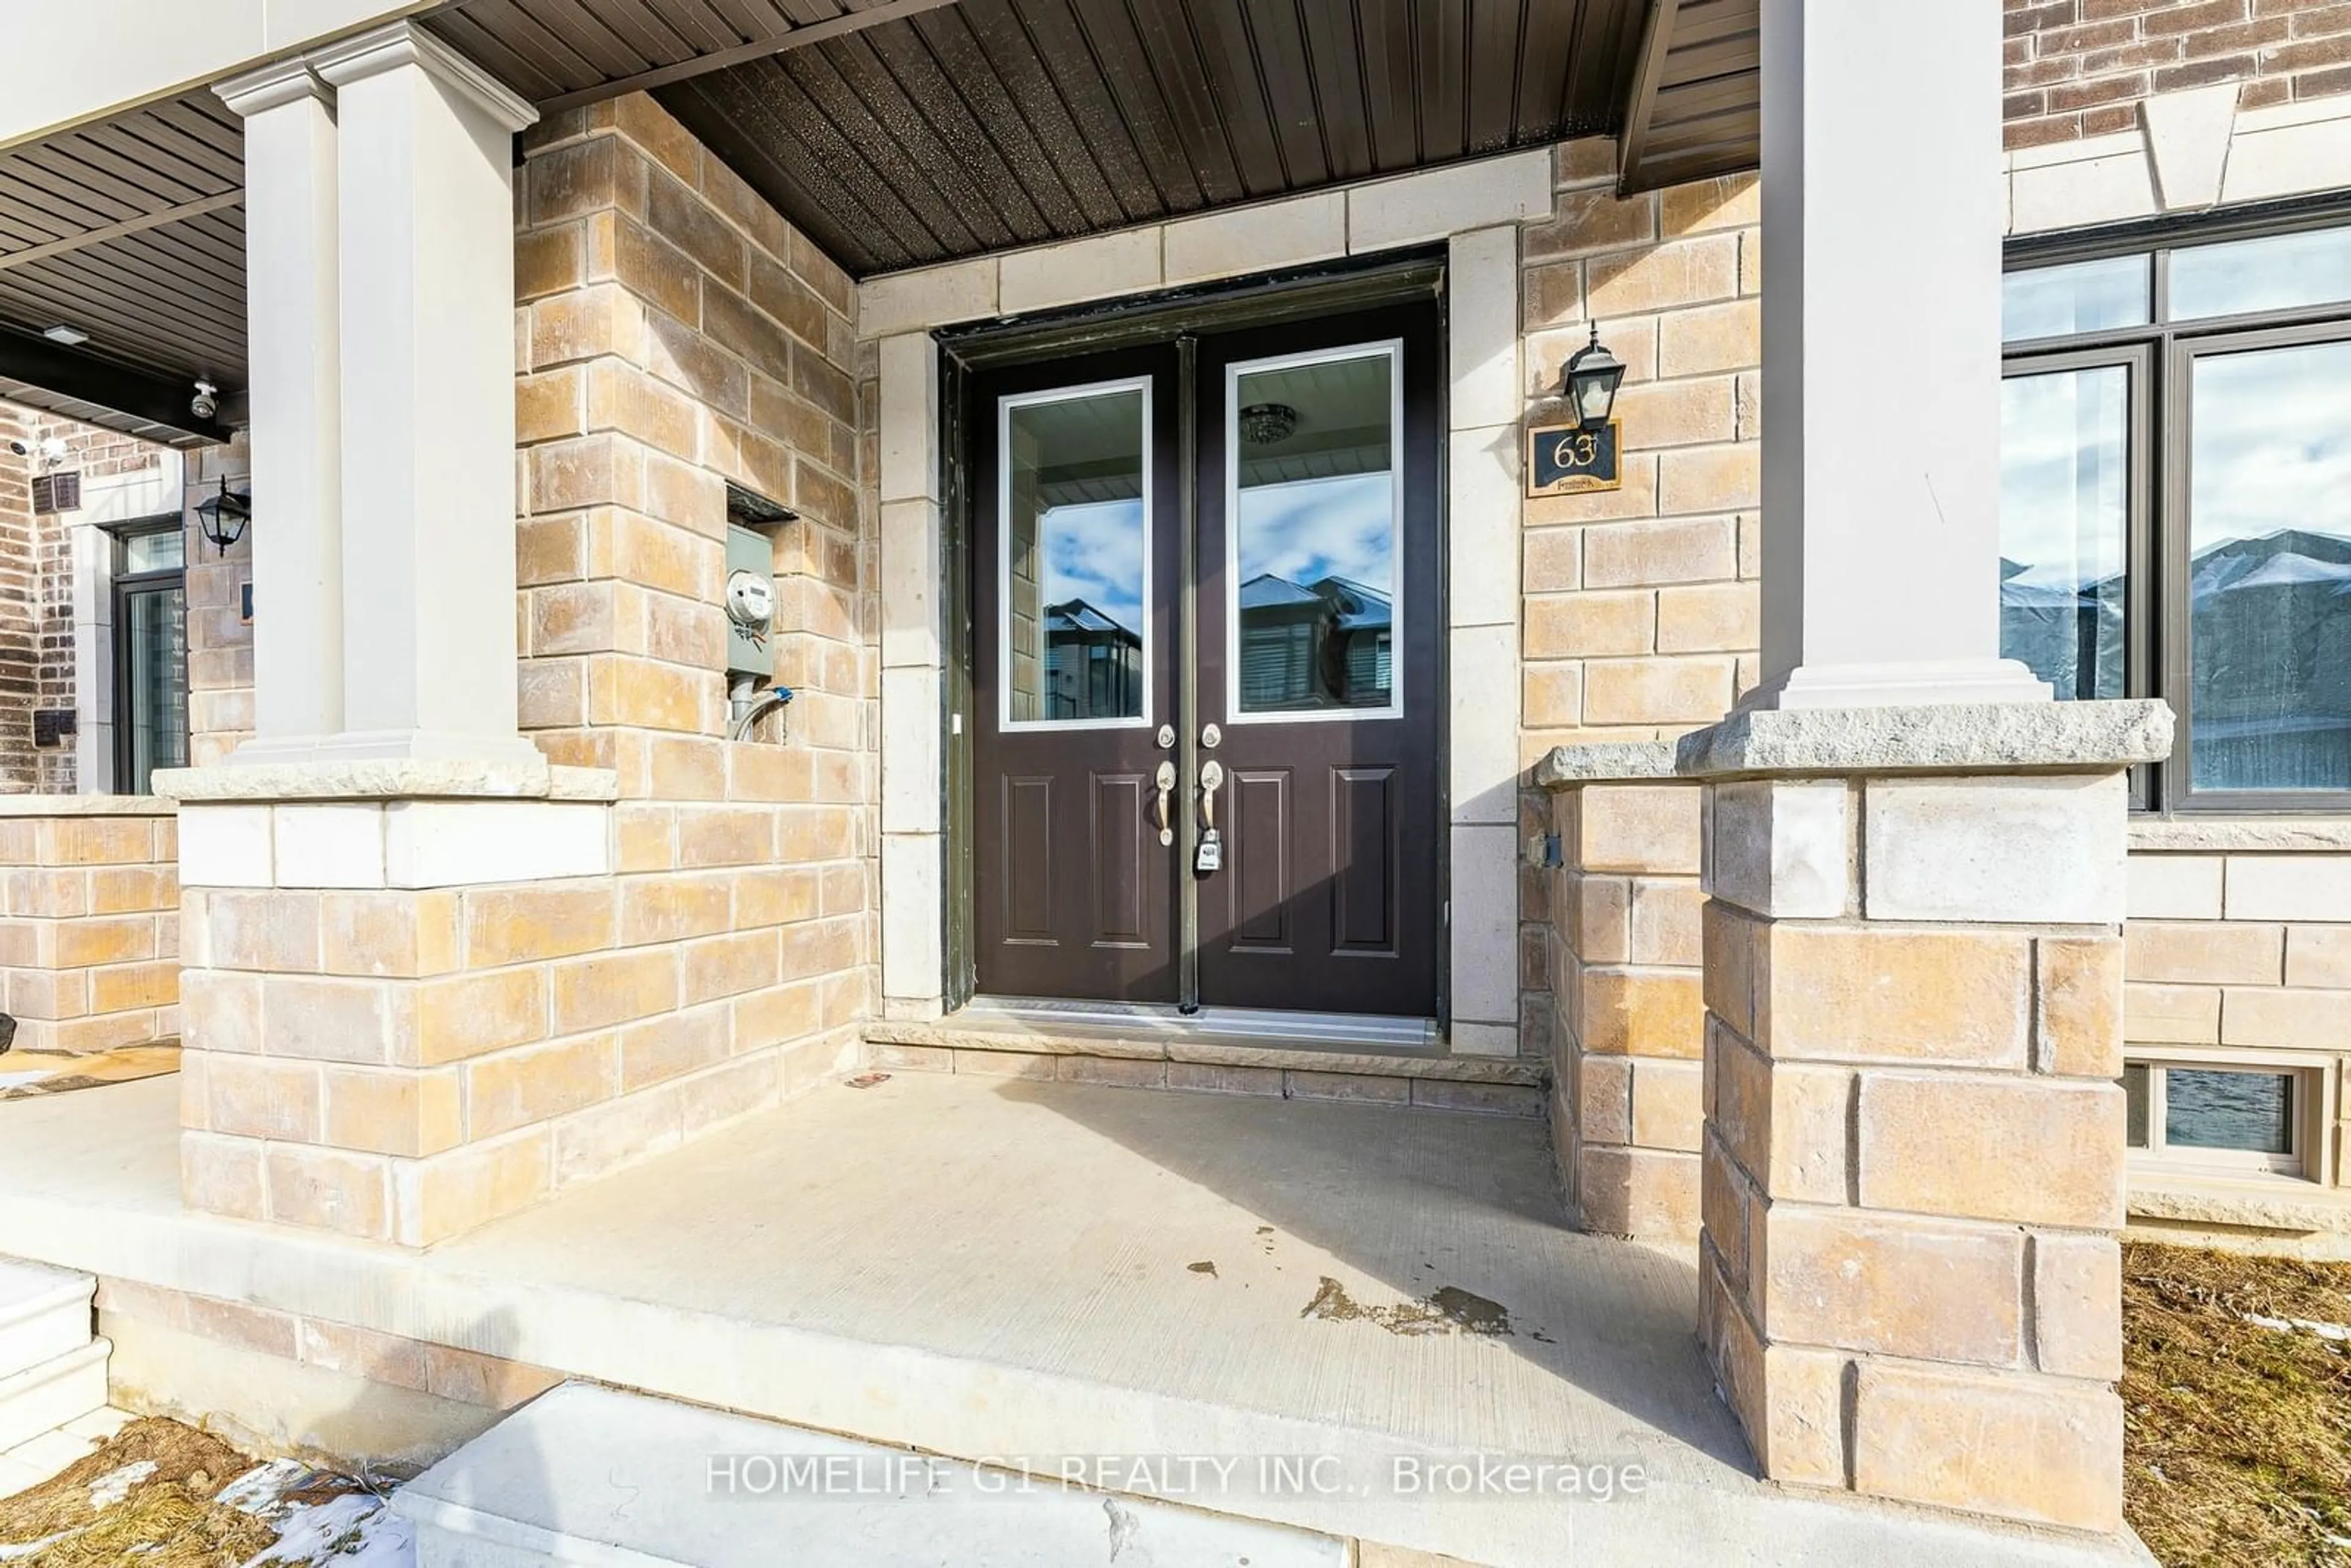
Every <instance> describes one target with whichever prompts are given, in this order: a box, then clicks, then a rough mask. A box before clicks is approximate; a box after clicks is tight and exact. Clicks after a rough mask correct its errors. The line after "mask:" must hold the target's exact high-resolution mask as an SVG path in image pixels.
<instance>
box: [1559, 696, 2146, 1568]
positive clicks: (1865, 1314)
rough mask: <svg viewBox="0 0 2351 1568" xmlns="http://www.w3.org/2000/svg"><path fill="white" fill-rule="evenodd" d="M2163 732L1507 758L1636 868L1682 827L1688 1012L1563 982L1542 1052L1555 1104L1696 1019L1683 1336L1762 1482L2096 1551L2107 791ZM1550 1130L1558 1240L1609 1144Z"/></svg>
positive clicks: (2115, 1520)
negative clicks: (1700, 1357) (1617, 1052)
mask: <svg viewBox="0 0 2351 1568" xmlns="http://www.w3.org/2000/svg"><path fill="white" fill-rule="evenodd" d="M2169 740H2170V733H2169V724H2168V715H2167V714H2166V713H2165V712H2164V710H2163V709H2162V707H2161V705H2159V704H2147V703H2137V704H2119V703H2118V704H2099V705H2071V704H2067V705H2058V704H2051V705H2046V706H2032V705H2024V706H2017V707H2012V708H1994V707H1985V708H1965V707H1953V708H1943V709H1918V710H1901V709H1884V710H1865V711H1859V712H1855V713H1849V714H1843V713H1821V714H1813V713H1768V712H1767V713H1754V714H1742V715H1740V716H1735V717H1734V718H1733V719H1732V720H1731V721H1729V722H1728V723H1726V724H1724V725H1722V726H1719V727H1715V728H1713V729H1711V730H1708V731H1704V732H1700V733H1699V734H1697V735H1694V736H1691V737H1687V739H1685V740H1684V741H1682V742H1681V743H1679V745H1678V746H1675V747H1664V746H1659V747H1605V748H1594V752H1593V754H1592V755H1588V756H1583V757H1579V756H1578V754H1577V753H1576V752H1575V751H1574V750H1573V749H1570V750H1567V751H1563V752H1562V753H1560V754H1558V755H1557V756H1555V757H1554V758H1552V759H1550V760H1549V761H1548V762H1547V763H1546V764H1545V766H1544V767H1543V768H1541V770H1539V777H1540V778H1541V779H1542V780H1543V781H1544V782H1546V783H1548V784H1549V785H1551V786H1552V788H1553V789H1556V790H1558V791H1560V792H1561V798H1562V802H1563V804H1562V816H1563V819H1564V820H1565V821H1567V823H1568V825H1569V826H1570V827H1571V828H1573V830H1574V831H1576V832H1578V833H1579V834H1583V835H1584V836H1586V837H1587V838H1588V836H1589V825H1590V823H1591V821H1592V820H1593V810H1594V804H1595V803H1602V804H1601V805H1600V810H1602V811H1603V812H1604V813H1605V812H1606V811H1607V810H1610V809H1611V808H1612V807H1628V806H1629V807H1630V808H1632V810H1633V812H1634V815H1633V817H1632V818H1631V820H1630V821H1626V822H1625V823H1623V824H1621V825H1620V826H1619V828H1618V831H1617V838H1618V840H1619V841H1627V842H1631V843H1635V844H1643V843H1646V851H1645V852H1646V853H1648V854H1651V855H1654V856H1655V857H1656V860H1654V861H1652V862H1647V863H1654V864H1666V865H1670V864H1678V863H1686V862H1687V854H1688V849H1689V846H1690V841H1691V839H1692V837H1693V836H1698V837H1700V838H1701V839H1702V848H1703V853H1702V856H1701V857H1700V858H1701V859H1702V862H1703V870H1702V873H1701V874H1702V877H1703V881H1704V886H1705V890H1706V894H1707V903H1706V904H1705V906H1704V912H1703V917H1702V918H1703V936H1702V942H1701V950H1702V958H1703V964H1702V973H1701V977H1700V986H1701V988H1702V1011H1701V1012H1699V1013H1698V1015H1697V1016H1696V1017H1693V1015H1692V1009H1690V1008H1689V1006H1688V1005H1687V1002H1686V1001H1683V1002H1680V1003H1678V1004H1675V1003H1661V1004H1660V1006H1659V1007H1658V1009H1657V1010H1656V1012H1655V1014H1653V1015H1652V1016H1650V1017H1649V1018H1647V1019H1646V1020H1645V1021H1644V1023H1643V1025H1642V1030H1641V1032H1640V1033H1639V1035H1638V1036H1637V1037H1635V1038H1634V1039H1631V1040H1616V1039H1614V1038H1612V1037H1613V1036H1614V1034H1615V1033H1616V1032H1618V1030H1617V1025H1616V1024H1615V1023H1614V1022H1613V1021H1608V1020H1601V1021H1598V1022H1595V1019H1594V1018H1593V1012H1592V1008H1593V1001H1592V992H1591V990H1590V988H1589V987H1588V986H1585V987H1583V988H1580V991H1581V994H1582V995H1583V998H1584V999H1583V1003H1582V1006H1581V1009H1579V1016H1578V1017H1576V1018H1575V1019H1573V1020H1572V1027H1571V1029H1570V1031H1569V1036H1568V1049H1569V1052H1570V1054H1571V1056H1572V1058H1573V1061H1574V1063H1575V1065H1576V1066H1577V1068H1578V1069H1579V1071H1577V1073H1576V1075H1575V1076H1576V1081H1577V1082H1579V1083H1581V1084H1588V1083H1590V1082H1591V1081H1592V1077H1593V1075H1592V1073H1591V1072H1590V1071H1589V1068H1590V1064H1591V1063H1592V1062H1593V1061H1595V1060H1598V1059H1599V1058H1598V1057H1597V1055H1596V1053H1595V1052H1594V1051H1593V1047H1594V1046H1595V1045H1597V1044H1600V1043H1604V1042H1605V1043H1610V1044H1617V1045H1619V1046H1620V1048H1621V1049H1624V1050H1625V1051H1626V1052H1627V1053H1628V1054H1636V1055H1637V1053H1646V1054H1650V1055H1654V1056H1659V1057H1667V1056H1670V1055H1672V1054H1674V1053H1675V1051H1676V1050H1677V1047H1678V1045H1679V1044H1680V1042H1681V1041H1682V1040H1683V1039H1684V1037H1685V1036H1686V1035H1687V1032H1688V1031H1689V1030H1690V1029H1691V1028H1692V1027H1693V1026H1694V1025H1695V1026H1697V1027H1699V1028H1702V1030H1703V1031H1704V1032H1703V1057H1704V1068H1703V1071H1704V1079H1703V1093H1702V1105H1703V1112H1702V1123H1701V1124H1700V1127H1699V1128H1698V1131H1699V1133H1700V1135H1701V1136H1700V1142H1701V1145H1702V1153H1701V1155H1700V1156H1699V1160H1698V1168H1699V1173H1700V1177H1699V1179H1700V1194H1699V1207H1700V1224H1699V1233H1700V1234H1699V1243H1698V1252H1699V1274H1700V1311H1699V1318H1700V1328H1699V1334H1700V1338H1701V1340H1702V1341H1703V1342H1704V1343H1705V1345H1706V1347H1707V1351H1708V1355H1709V1357H1710V1358H1711V1359H1712V1361H1713V1364H1714V1366H1715V1371H1716V1375H1717V1377H1718V1379H1719V1383H1720V1385H1721V1388H1722V1392H1723V1395H1724V1397H1725V1398H1726V1399H1727V1400H1728V1401H1729V1404H1730V1406H1731V1407H1732V1409H1733V1410H1734V1411H1736V1412H1737V1414H1738V1416H1739V1417H1740V1422H1741V1424H1742V1425H1743V1426H1744V1427H1745V1428H1746V1430H1747V1434H1748V1437H1749V1439H1750V1442H1751V1443H1752V1445H1753V1447H1754V1448H1755V1451H1756V1454H1757V1457H1758V1458H1759V1459H1760V1460H1761V1464H1762V1466H1763V1469H1764V1470H1765V1472H1766V1473H1767V1474H1768V1475H1770V1476H1771V1477H1772V1478H1773V1479H1779V1480H1784V1481H1790V1482H1794V1483H1799V1484H1805V1485H1815V1486H1823V1487H1831V1488H1838V1489H1848V1490H1855V1491H1860V1492H1864V1493H1868V1494H1871V1495H1874V1496H1878V1497H1885V1498H1890V1499H1896V1500H1904V1501H1908V1502H1917V1503H1928V1504H1934V1505H1939V1506H1943V1507H1949V1508H1956V1509H1962V1510H1966V1511H1973V1512H1980V1513H1992V1514H2000V1515H2004V1516H2008V1517H2011V1518H2017V1519H2022V1520H2029V1521H2035V1522H2039V1523H2045V1524H2056V1525H2064V1526H2070V1527H2073V1528H2077V1529H2083V1530H2090V1531H2114V1530H2116V1529H2117V1528H2119V1525H2120V1521H2121V1483H2122V1470H2121V1463H2122V1448H2121V1444H2122V1407H2121V1405H2120V1402H2119V1400H2118V1399H2117V1397H2116V1395H2115V1393H2114V1390H2113V1387H2112V1380H2113V1379H2115V1378H2116V1377H2117V1376H2118V1375H2120V1371H2121V1317H2120V1314H2121V1285H2120V1255H2119V1250H2118V1243H2117V1242H2116V1237H2115V1233H2116V1231H2117V1230H2118V1229H2119V1228H2120V1227H2121V1225H2122V1222H2123V1214H2124V1151H2123V1125H2122V1123H2123V1103H2122V1092H2121V1090H2120V1089H2119V1088H2118V1087H2117V1086H2116V1082H2115V1079H2116V1075H2117V1074H2118V1073H2119V1072H2120V1071H2121V1066H2122V1050H2123V1026H2122V992H2123V940H2122V921H2123V915H2124V869H2125V862H2126V815H2127V795H2126V789H2125V785H2124V771H2125V769H2126V768H2127V767H2128V766H2129V765H2130V764H2132V763H2134V762H2138V761H2144V760H2147V759H2148V758H2151V757H2157V756H2160V755H2162V754H2163V753H2165V752H2166V751H2168V747H2169ZM1669 778H1670V779H1672V780H1673V781H1671V782H1669V781H1667V780H1668V779H1669ZM1693 788H1702V789H1703V791H1704V796H1705V800H1704V803H1703V816H1702V819H1701V820H1700V821H1701V822H1702V825H1696V826H1694V824H1693V821H1692V818H1693V813H1692V812H1691V810H1689V808H1688V806H1687V804H1685V802H1684V801H1683V800H1682V799H1681V795H1680V793H1678V792H1679V791H1687V790H1689V789H1693ZM1592 860H1593V851H1592V849H1591V848H1590V847H1589V846H1588V845H1586V844H1578V843H1576V842H1574V841H1570V844H1569V846H1568V863H1569V866H1570V867H1571V868H1573V869H1572V870H1570V871H1568V872H1567V873H1564V874H1563V875H1562V885H1565V886H1568V887H1570V888H1571V889H1572V892H1571V893H1570V894H1568V895H1567V896H1566V897H1565V898H1563V899H1562V902H1563V903H1564V904H1569V905H1570V913H1572V914H1574V915H1577V916H1579V924H1578V925H1576V926H1575V928H1574V930H1575V935H1574V936H1562V939H1561V942H1560V946H1561V947H1562V949H1566V950H1568V951H1570V952H1571V953H1573V951H1574V950H1575V948H1576V946H1577V945H1578V944H1581V945H1583V946H1585V947H1589V946H1592V945H1593V944H1592V936H1591V935H1590V934H1589V932H1588V930H1587V928H1586V924H1585V923H1582V922H1581V919H1580V917H1581V915H1582V913H1583V911H1582V908H1581V904H1582V903H1583V898H1584V895H1585V892H1586V890H1587V889H1588V888H1589V887H1590V886H1591V885H1592V883H1591V881H1590V873H1589V872H1587V871H1585V870H1584V869H1583V868H1584V867H1585V866H1587V865H1588V864H1590V863H1591V862H1592ZM1603 935H1604V936H1609V935H1613V933H1604V934H1603ZM1584 973H1585V974H1586V976H1587V977H1588V975H1589V973H1590V971H1589V970H1586V971H1584ZM1602 1071H1603V1072H1604V1073H1605V1071H1606V1069H1603V1070H1602ZM1639 1072H1640V1065H1639V1063H1638V1061H1637V1060H1636V1061H1635V1065H1634V1067H1633V1071H1632V1082H1633V1084H1634V1086H1635V1087H1634V1096H1635V1103H1636V1104H1637V1103H1638V1098H1637V1097H1638V1092H1639V1091H1638V1084H1639ZM1565 1076H1566V1074H1565V1073H1564V1072H1562V1077H1565ZM1614 1111H1615V1106H1614V1103H1613V1102H1612V1103H1609V1104H1607V1105H1606V1106H1605V1107H1604V1108H1595V1107H1593V1105H1592V1103H1591V1101H1590V1095H1589V1093H1588V1092H1586V1093H1584V1094H1583V1095H1582V1096H1580V1097H1579V1099H1578V1100H1577V1101H1576V1102H1574V1103H1573V1112H1574V1113H1575V1114H1576V1116H1577V1117H1578V1120H1577V1121H1576V1122H1575V1123H1574V1124H1573V1126H1572V1128H1570V1129H1565V1130H1563V1131H1564V1133H1565V1137H1564V1139H1563V1142H1565V1143H1566V1145H1568V1148H1569V1150H1570V1151H1571V1152H1573V1153H1574V1154H1575V1155H1576V1156H1577V1158H1578V1165H1579V1169H1578V1171H1577V1173H1576V1174H1575V1175H1572V1176H1571V1177H1570V1179H1571V1181H1573V1182H1575V1183H1576V1184H1577V1185H1578V1186H1580V1188H1581V1189H1582V1192H1581V1197H1582V1200H1583V1207H1584V1210H1585V1214H1586V1216H1587V1218H1588V1219H1589V1218H1592V1217H1593V1214H1594V1207H1593V1192H1592V1186H1593V1145H1595V1144H1600V1145H1602V1146H1603V1147H1604V1146H1605V1145H1604V1142H1603V1141H1604V1140H1607V1139H1610V1138H1611V1137H1612V1135H1617V1134H1619V1129H1618V1127H1617V1126H1616V1125H1615V1124H1614V1122H1613V1121H1612V1117H1613V1115H1614ZM1688 1131H1689V1128H1688V1124H1687V1113H1685V1119H1684V1123H1683V1125H1682V1126H1680V1127H1677V1128H1673V1129H1669V1130H1660V1131H1659V1132H1657V1133H1656V1134H1646V1136H1649V1137H1653V1138H1654V1139H1655V1141H1656V1142H1658V1143H1667V1144H1669V1143H1670V1142H1672V1141H1673V1140H1674V1139H1675V1138H1677V1137H1686V1136H1687V1132H1688ZM1644 1136H1645V1134H1640V1133H1639V1132H1638V1130H1637V1129H1635V1138H1634V1141H1635V1142H1639V1141H1641V1140H1642V1138H1643V1137H1644ZM1638 1192H1639V1188H1638V1187H1637V1186H1630V1187H1628V1188H1612V1189H1611V1191H1610V1197H1613V1198H1621V1197H1623V1196H1625V1194H1627V1193H1629V1194H1630V1195H1632V1196H1634V1197H1637V1196H1638ZM1659 1224H1660V1227H1661V1228H1669V1227H1670V1224H1671V1217H1670V1216H1660V1217H1659ZM1628 1228H1629V1227H1628ZM1954 1434H1960V1435H1962V1437H1963V1440H1959V1441H1956V1442H1955V1441H1954Z"/></svg>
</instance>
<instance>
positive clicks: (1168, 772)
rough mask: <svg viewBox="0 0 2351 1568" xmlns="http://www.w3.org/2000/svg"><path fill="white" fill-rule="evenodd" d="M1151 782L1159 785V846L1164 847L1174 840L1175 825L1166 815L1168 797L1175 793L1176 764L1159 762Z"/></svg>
mask: <svg viewBox="0 0 2351 1568" xmlns="http://www.w3.org/2000/svg"><path fill="white" fill-rule="evenodd" d="M1153 782H1154V783H1155V784H1157V785H1158V786H1159V847H1160V848H1162V849H1165V848H1166V847H1167V846H1168V845H1169V844H1172V843H1174V842H1175V824H1174V823H1173V822H1172V821H1169V820H1168V816H1167V801H1168V797H1170V796H1172V795H1174V794H1175V764H1174V763H1173V762H1163V763H1161V764H1160V765H1159V775H1158V777H1157V778H1156V779H1154V780H1153Z"/></svg>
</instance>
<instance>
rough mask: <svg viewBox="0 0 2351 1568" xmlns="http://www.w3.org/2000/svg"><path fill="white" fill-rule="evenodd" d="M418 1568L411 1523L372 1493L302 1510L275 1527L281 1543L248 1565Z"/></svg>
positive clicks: (251, 1567) (255, 1567) (257, 1567)
mask: <svg viewBox="0 0 2351 1568" xmlns="http://www.w3.org/2000/svg"><path fill="white" fill-rule="evenodd" d="M267 1564H286V1565H287V1568H416V1537H415V1533H414V1531H413V1529H412V1528H411V1526H410V1524H409V1521H407V1520H405V1519H403V1518H402V1517H401V1516H400V1515H398V1514H396V1513H394V1512H392V1510H391V1509H390V1508H389V1507H387V1506H386V1505H385V1502H384V1500H383V1499H381V1498H380V1497H377V1496H375V1495H374V1494H373V1493H371V1492H351V1493H350V1494H348V1495H347V1496H343V1497H339V1498H334V1499H332V1500H329V1501H326V1502H321V1503H314V1504H312V1505H311V1506H309V1507H308V1508H298V1509H295V1510H294V1511H292V1512H290V1513H288V1514H287V1516H286V1517H285V1518H284V1519H283V1520H281V1521H278V1524H277V1542H276V1543H275V1544H273V1545H271V1546H270V1547H269V1548H268V1549H267V1550H266V1551H265V1552H262V1553H261V1554H260V1555H259V1556H257V1557H256V1558H254V1559H253V1561H252V1562H250V1563H246V1568H266V1565H267Z"/></svg>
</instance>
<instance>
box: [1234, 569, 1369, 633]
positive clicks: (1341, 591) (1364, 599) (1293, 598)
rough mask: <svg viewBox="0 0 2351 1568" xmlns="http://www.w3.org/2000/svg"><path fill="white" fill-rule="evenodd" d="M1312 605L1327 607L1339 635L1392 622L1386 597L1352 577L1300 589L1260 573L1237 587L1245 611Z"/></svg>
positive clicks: (1336, 578) (1318, 581)
mask: <svg viewBox="0 0 2351 1568" xmlns="http://www.w3.org/2000/svg"><path fill="white" fill-rule="evenodd" d="M1315 605H1322V606H1325V607H1327V608H1328V609H1329V610H1330V611H1331V612H1332V615H1333V617H1334V619H1335V620H1336V621H1337V622H1338V624H1339V629H1340V630H1341V631H1343V632H1363V631H1369V630H1372V629H1374V628H1376V627H1381V626H1385V625H1387V624H1388V623H1389V622H1391V621H1393V620H1394V619H1395V611H1394V608H1393V607H1392V606H1391V605H1390V604H1389V602H1388V596H1387V595H1386V594H1384V593H1382V592H1380V591H1378V590H1377V589H1374V588H1366V587H1364V585H1363V584H1362V583H1360V582H1357V581H1356V580H1354V579H1353V578H1352V577H1325V578H1321V579H1318V580H1316V581H1315V582H1314V583H1313V585H1312V586H1311V587H1305V588H1301V587H1300V586H1299V585H1298V584H1297V583H1294V582H1292V581H1290V580H1289V579H1288V578H1286V577H1277V576H1275V575H1274V574H1273V573H1272V572H1270V571H1261V572H1259V573H1258V575H1257V576H1255V577H1252V578H1250V579H1249V580H1248V581H1247V582H1244V583H1242V584H1241V608H1242V609H1243V610H1245V611H1248V610H1286V609H1293V608H1295V609H1306V608H1309V607H1311V606H1315Z"/></svg>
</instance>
